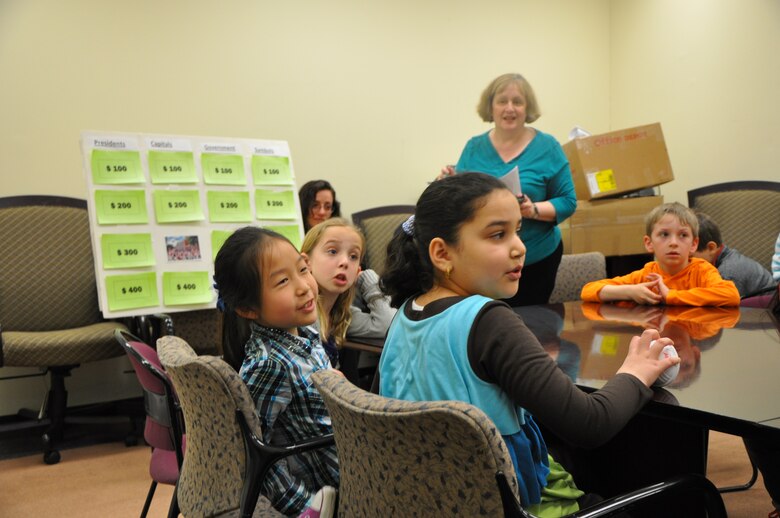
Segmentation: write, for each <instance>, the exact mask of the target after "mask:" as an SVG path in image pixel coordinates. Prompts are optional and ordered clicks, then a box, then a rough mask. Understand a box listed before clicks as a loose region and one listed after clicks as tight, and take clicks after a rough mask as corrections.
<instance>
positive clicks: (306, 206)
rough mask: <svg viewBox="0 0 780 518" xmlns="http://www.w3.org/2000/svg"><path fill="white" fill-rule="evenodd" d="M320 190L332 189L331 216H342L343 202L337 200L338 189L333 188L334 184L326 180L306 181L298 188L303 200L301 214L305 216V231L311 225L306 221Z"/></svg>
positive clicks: (299, 195)
mask: <svg viewBox="0 0 780 518" xmlns="http://www.w3.org/2000/svg"><path fill="white" fill-rule="evenodd" d="M320 191H330V193H331V194H332V195H333V213H332V214H331V217H332V218H340V217H341V204H340V203H339V202H338V201H337V200H336V190H335V189H333V186H332V185H331V184H330V183H329V182H327V181H326V180H312V181H310V182H306V183H305V184H303V186H302V187H301V188H300V189H299V190H298V198H299V199H300V200H301V215H302V216H303V231H304V233H305V232H308V231H309V228H310V227H309V224H308V223H307V222H306V221H307V218H308V216H309V211H311V207H312V205H314V201H315V200H316V198H317V193H318V192H320Z"/></svg>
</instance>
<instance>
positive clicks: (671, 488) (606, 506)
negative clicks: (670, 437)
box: [569, 473, 727, 518]
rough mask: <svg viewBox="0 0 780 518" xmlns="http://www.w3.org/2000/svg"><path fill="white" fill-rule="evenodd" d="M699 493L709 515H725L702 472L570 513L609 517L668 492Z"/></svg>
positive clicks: (574, 516) (719, 517)
mask: <svg viewBox="0 0 780 518" xmlns="http://www.w3.org/2000/svg"><path fill="white" fill-rule="evenodd" d="M683 493H690V494H694V495H696V494H698V495H701V497H702V498H703V500H704V502H703V503H704V508H705V509H706V510H707V516H708V518H726V516H727V514H726V507H725V505H724V504H723V499H722V498H721V496H720V493H719V492H718V490H717V488H716V487H715V486H714V485H713V484H712V482H710V481H709V480H707V479H706V478H705V477H703V476H702V475H697V474H693V473H690V474H685V475H680V476H677V477H674V478H671V479H668V480H665V481H663V482H659V483H657V484H653V485H651V486H646V487H644V488H641V489H637V490H636V491H631V492H630V493H625V494H622V495H619V496H616V497H613V498H609V499H607V500H604V501H602V502H599V503H598V504H596V505H593V506H591V507H588V508H585V509H581V510H579V511H577V512H575V513H572V514H570V515H569V516H570V517H572V518H596V517H603V516H612V515H615V514H617V513H622V512H624V511H626V510H628V509H631V508H634V507H640V506H642V505H644V504H647V503H650V502H655V501H660V500H662V499H663V498H665V497H668V496H671V495H679V494H683Z"/></svg>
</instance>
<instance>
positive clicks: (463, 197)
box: [381, 173, 508, 308]
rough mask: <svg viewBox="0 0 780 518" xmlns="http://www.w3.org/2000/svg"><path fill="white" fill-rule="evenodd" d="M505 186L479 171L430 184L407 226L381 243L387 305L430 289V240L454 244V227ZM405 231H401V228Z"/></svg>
mask: <svg viewBox="0 0 780 518" xmlns="http://www.w3.org/2000/svg"><path fill="white" fill-rule="evenodd" d="M498 189H507V190H508V188H507V186H506V185H505V184H504V183H503V182H501V180H499V179H498V178H495V177H493V176H490V175H487V174H483V173H460V174H456V175H453V176H448V177H446V178H444V179H442V180H438V181H436V182H433V183H432V184H430V185H429V186H428V187H427V188H426V189H425V191H424V192H423V193H422V195H421V196H420V199H419V200H417V205H416V206H415V210H414V219H413V223H411V224H410V222H409V221H407V222H406V223H404V225H401V226H399V227H398V228H397V229H396V231H395V234H394V235H393V239H392V240H391V241H390V243H389V244H388V245H387V263H386V266H385V272H384V274H383V275H382V284H381V286H382V291H384V292H385V293H386V294H388V295H389V296H390V304H391V305H392V306H393V307H396V308H398V307H400V306H401V304H403V302H404V301H405V300H406V299H408V298H409V297H412V296H414V295H417V294H418V293H425V292H426V291H428V290H430V289H431V288H433V283H434V281H435V276H434V274H435V272H434V268H433V263H431V258H430V256H429V255H428V246H429V245H430V243H431V241H432V240H433V239H434V238H437V237H438V238H441V239H443V240H444V241H445V242H446V243H447V244H450V245H456V244H457V243H458V235H459V232H460V227H461V226H462V225H463V224H464V223H466V222H467V221H470V220H471V219H472V218H473V217H474V213H475V212H476V211H477V210H478V209H480V208H481V207H482V206H484V204H485V203H487V201H486V200H487V198H486V197H487V195H488V194H490V193H491V192H493V191H495V190H498ZM404 227H406V228H404Z"/></svg>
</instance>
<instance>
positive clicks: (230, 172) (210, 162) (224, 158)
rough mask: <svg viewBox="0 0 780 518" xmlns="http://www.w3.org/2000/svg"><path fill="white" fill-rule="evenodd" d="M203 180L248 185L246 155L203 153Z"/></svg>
mask: <svg viewBox="0 0 780 518" xmlns="http://www.w3.org/2000/svg"><path fill="white" fill-rule="evenodd" d="M200 163H201V167H202V168H203V181H204V182H205V183H207V184H211V185H246V174H245V173H244V157H242V156H241V155H221V154H217V153H203V154H202V155H201V156H200Z"/></svg>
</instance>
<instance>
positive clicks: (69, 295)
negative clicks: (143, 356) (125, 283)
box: [0, 196, 132, 464]
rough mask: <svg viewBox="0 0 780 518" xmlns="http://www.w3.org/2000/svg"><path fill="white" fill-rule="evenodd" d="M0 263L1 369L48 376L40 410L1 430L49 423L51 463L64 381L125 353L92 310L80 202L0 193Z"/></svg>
mask: <svg viewBox="0 0 780 518" xmlns="http://www.w3.org/2000/svg"><path fill="white" fill-rule="evenodd" d="M0 265H2V275H0V366H12V367H40V368H42V369H44V374H45V373H46V372H48V373H49V375H50V379H51V388H50V390H49V393H48V396H47V398H46V401H45V404H44V406H43V407H42V408H43V409H42V410H41V411H40V412H38V411H35V412H28V414H32V415H30V417H31V419H30V420H28V421H26V422H15V423H10V424H8V425H4V426H2V427H0V431H12V430H21V429H26V428H31V427H40V426H43V425H48V428H47V429H46V431H45V433H44V435H43V449H44V453H43V459H44V461H45V462H46V463H47V464H56V463H57V462H59V460H60V453H59V451H58V450H57V449H56V446H57V443H58V442H59V441H61V439H62V437H63V430H64V425H65V421H66V418H65V414H66V409H67V405H68V393H67V391H66V390H65V378H66V377H68V376H70V373H71V370H73V369H74V368H76V367H78V366H79V365H80V364H82V363H86V362H94V361H99V360H105V359H109V358H114V357H117V356H122V355H124V351H123V350H122V348H121V347H119V344H117V343H116V340H114V331H115V330H116V329H126V327H125V326H124V325H122V324H120V323H118V322H107V321H104V320H103V318H102V316H101V314H100V309H99V307H98V299H97V288H96V281H95V267H94V263H93V260H92V242H91V239H90V233H89V219H88V216H87V204H86V202H85V201H84V200H78V199H74V198H64V197H59V196H13V197H8V198H0ZM20 413H22V414H24V412H20ZM69 420H70V419H69ZM108 420H109V421H112V422H115V421H117V418H116V417H113V418H108ZM123 421H125V420H124V419H123ZM126 421H127V422H128V423H130V419H129V418H128V419H126ZM103 424H104V425H105V422H104V423H103ZM126 441H128V442H129V443H131V442H132V438H131V437H130V436H128V438H126Z"/></svg>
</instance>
